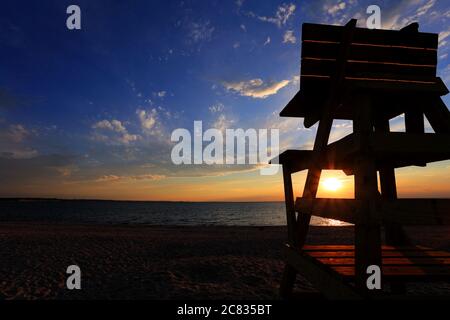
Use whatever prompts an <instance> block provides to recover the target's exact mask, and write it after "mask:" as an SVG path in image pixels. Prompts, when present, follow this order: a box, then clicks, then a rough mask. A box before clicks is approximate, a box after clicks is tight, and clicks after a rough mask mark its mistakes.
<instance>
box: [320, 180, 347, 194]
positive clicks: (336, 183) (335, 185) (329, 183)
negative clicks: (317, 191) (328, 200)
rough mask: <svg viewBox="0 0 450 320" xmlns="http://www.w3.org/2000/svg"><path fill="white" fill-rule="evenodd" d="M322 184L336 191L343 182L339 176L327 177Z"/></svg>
mask: <svg viewBox="0 0 450 320" xmlns="http://www.w3.org/2000/svg"><path fill="white" fill-rule="evenodd" d="M322 185H323V187H324V188H325V189H327V190H329V191H336V190H338V189H340V188H341V187H342V182H341V181H340V180H339V179H338V178H327V179H325V180H324V181H323V183H322Z"/></svg>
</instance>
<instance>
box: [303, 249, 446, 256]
mask: <svg viewBox="0 0 450 320" xmlns="http://www.w3.org/2000/svg"><path fill="white" fill-rule="evenodd" d="M307 253H308V255H310V256H311V257H315V258H344V257H354V256H355V253H354V251H353V250H351V251H350V250H347V251H346V250H335V251H308V252H307ZM382 256H383V257H384V258H385V257H405V258H422V257H423V258H430V257H432V258H450V253H448V252H443V251H395V250H383V251H382Z"/></svg>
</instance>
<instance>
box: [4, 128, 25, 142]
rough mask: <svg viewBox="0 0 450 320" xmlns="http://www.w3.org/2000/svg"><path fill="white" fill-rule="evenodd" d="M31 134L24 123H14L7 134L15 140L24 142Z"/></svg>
mask: <svg viewBox="0 0 450 320" xmlns="http://www.w3.org/2000/svg"><path fill="white" fill-rule="evenodd" d="M29 134H30V133H29V131H28V130H27V129H25V127H24V126H23V125H21V124H12V125H10V126H9V132H8V134H7V135H8V137H9V138H10V139H11V140H12V141H13V142H22V141H23V140H24V139H25V138H26V137H27V136H28V135H29Z"/></svg>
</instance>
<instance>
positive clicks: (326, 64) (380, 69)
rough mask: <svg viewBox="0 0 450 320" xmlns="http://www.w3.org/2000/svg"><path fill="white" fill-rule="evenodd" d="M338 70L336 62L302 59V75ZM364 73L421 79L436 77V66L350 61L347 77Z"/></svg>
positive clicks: (324, 73)
mask: <svg viewBox="0 0 450 320" xmlns="http://www.w3.org/2000/svg"><path fill="white" fill-rule="evenodd" d="M335 69H336V61H333V60H324V59H307V58H303V59H302V73H303V74H315V75H322V76H329V75H332V74H333V72H334V70H335ZM361 73H364V74H366V75H367V76H368V77H371V78H372V77H377V78H379V77H380V76H379V74H387V73H391V74H393V75H397V76H398V78H399V79H403V78H404V77H403V76H404V75H408V76H417V77H418V79H420V78H421V77H423V76H433V77H435V76H436V66H435V65H409V64H392V63H386V62H383V63H382V62H367V61H363V60H348V62H347V68H346V76H347V77H351V76H353V75H358V74H361Z"/></svg>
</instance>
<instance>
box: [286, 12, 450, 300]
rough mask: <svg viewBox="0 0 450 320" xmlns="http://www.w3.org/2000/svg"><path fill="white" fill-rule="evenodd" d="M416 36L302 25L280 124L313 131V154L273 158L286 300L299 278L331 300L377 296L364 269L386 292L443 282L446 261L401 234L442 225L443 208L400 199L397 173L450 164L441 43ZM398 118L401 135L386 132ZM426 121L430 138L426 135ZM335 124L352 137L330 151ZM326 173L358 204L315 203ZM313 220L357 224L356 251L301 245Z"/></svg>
mask: <svg viewBox="0 0 450 320" xmlns="http://www.w3.org/2000/svg"><path fill="white" fill-rule="evenodd" d="M418 28H419V26H418V24H417V23H413V24H410V25H408V26H407V27H405V28H403V29H401V30H399V31H391V30H369V29H364V28H357V27H356V20H354V19H353V20H350V21H349V22H348V23H347V24H346V25H345V26H329V25H319V24H309V23H305V24H303V27H302V54H301V56H302V60H301V76H300V91H299V92H298V93H297V94H296V95H295V96H294V98H293V99H292V100H291V101H290V102H289V103H288V104H287V106H286V107H285V108H284V109H283V110H282V111H281V113H280V116H283V117H301V118H304V125H305V127H307V128H309V127H311V126H312V125H314V124H316V123H317V122H318V123H319V124H318V129H317V135H316V139H315V142H314V147H313V150H287V151H285V152H283V153H282V154H280V156H279V157H278V162H279V163H280V164H282V166H283V178H284V192H285V202H286V216H287V227H288V243H287V245H286V266H285V270H284V274H283V279H282V283H281V288H280V291H281V295H282V296H283V297H288V296H289V295H290V294H291V292H292V288H293V284H294V281H295V278H296V275H297V273H301V274H302V275H303V276H304V277H306V278H307V279H308V280H309V281H310V282H311V283H312V284H313V285H315V286H316V287H317V288H318V289H319V290H320V291H321V292H322V293H323V295H324V296H325V297H328V298H336V299H347V298H361V297H371V296H373V295H372V293H373V292H376V291H377V290H369V289H368V287H367V285H366V281H367V278H368V277H369V275H368V273H367V269H368V267H369V266H371V265H375V266H378V267H379V268H381V274H382V282H383V285H384V284H385V283H388V282H389V283H390V284H391V291H392V292H393V293H401V292H403V291H404V289H405V286H404V284H405V283H406V282H408V281H433V280H441V281H442V280H444V279H445V280H448V279H449V278H450V254H449V253H446V252H442V251H436V250H433V249H429V248H425V247H421V246H415V245H412V244H411V243H409V241H408V239H407V237H406V235H405V233H404V232H403V229H402V226H403V225H436V224H438V225H439V224H440V225H442V224H449V223H450V200H448V199H397V191H396V182H395V172H394V169H395V168H400V167H406V166H426V164H427V163H430V162H434V161H441V160H447V159H450V112H449V110H448V109H447V107H446V106H445V104H444V103H443V101H442V100H441V96H443V95H446V94H447V93H448V92H449V91H448V90H447V88H446V86H445V85H444V83H443V82H442V80H441V79H440V78H439V77H436V64H437V47H438V35H437V34H431V33H422V32H419V31H418ZM401 114H404V115H405V128H406V129H405V132H390V130H389V120H390V119H392V118H394V117H396V116H399V115H401ZM424 115H425V116H426V118H427V119H428V121H429V123H430V124H431V126H432V128H433V130H434V132H435V133H425V132H424V131H425V130H424ZM334 119H345V120H352V121H353V133H352V134H350V135H348V136H346V137H344V138H343V139H340V140H338V141H336V142H334V143H331V144H328V139H329V136H330V131H331V128H332V123H333V120H334ZM324 169H328V170H343V171H344V172H345V173H346V174H347V175H353V176H354V183H355V198H354V199H324V198H316V194H317V189H318V186H319V180H320V175H321V171H322V170H324ZM301 170H308V174H307V177H306V182H305V188H304V191H303V195H302V197H300V198H297V199H296V200H295V201H294V195H293V189H292V180H291V174H293V173H295V172H298V171H301ZM377 172H378V173H379V177H380V186H379V188H378V179H377ZM311 215H314V216H319V217H324V218H332V219H336V220H341V221H345V222H348V223H352V224H354V245H351V246H350V245H340V244H339V243H330V245H319V246H310V245H306V244H305V239H306V236H307V232H308V226H309V223H310V218H311ZM382 227H383V228H384V229H382ZM382 230H384V231H385V239H386V241H385V242H386V243H385V244H382V240H381V239H382V237H381V231H382ZM383 292H384V290H383Z"/></svg>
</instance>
